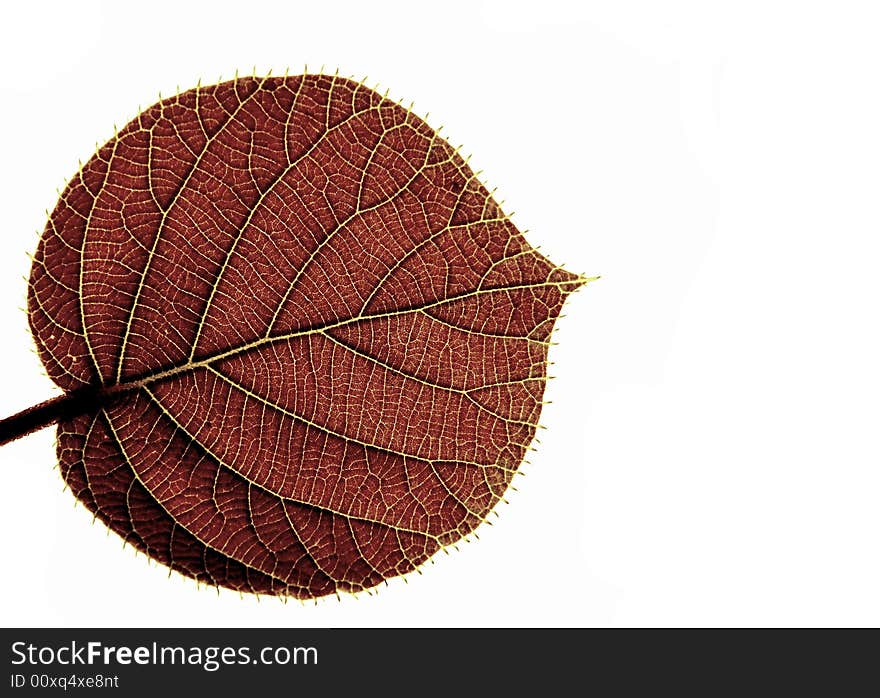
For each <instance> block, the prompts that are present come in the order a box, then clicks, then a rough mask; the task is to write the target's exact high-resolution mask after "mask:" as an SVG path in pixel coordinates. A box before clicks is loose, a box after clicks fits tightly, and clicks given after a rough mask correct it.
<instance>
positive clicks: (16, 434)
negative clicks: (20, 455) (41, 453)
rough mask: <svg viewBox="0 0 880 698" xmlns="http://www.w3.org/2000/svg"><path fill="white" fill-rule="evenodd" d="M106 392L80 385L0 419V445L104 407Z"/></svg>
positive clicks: (107, 396) (107, 394) (107, 392)
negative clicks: (80, 386) (60, 421)
mask: <svg viewBox="0 0 880 698" xmlns="http://www.w3.org/2000/svg"><path fill="white" fill-rule="evenodd" d="M110 392H111V391H108V390H106V389H102V388H96V387H94V386H84V387H82V388H77V389H76V390H71V391H70V392H67V393H64V395H59V396H58V397H55V398H52V399H51V400H46V401H45V402H41V403H40V404H38V405H34V406H33V407H28V408H27V409H26V410H22V411H21V412H19V413H18V414H14V415H12V416H11V417H7V418H6V419H2V420H0V446H2V445H3V444H8V443H9V442H10V441H15V439H18V438H20V437H22V436H25V435H27V434H30V433H31V432H34V431H38V430H39V429H43V428H44V427H47V426H49V425H51V424H54V423H55V422H57V421H59V420H62V419H70V418H72V417H76V416H78V415H81V414H85V413H87V412H93V411H95V410H97V409H99V408H100V407H101V406H102V405H104V404H106V402H107V400H108V398H109V397H110Z"/></svg>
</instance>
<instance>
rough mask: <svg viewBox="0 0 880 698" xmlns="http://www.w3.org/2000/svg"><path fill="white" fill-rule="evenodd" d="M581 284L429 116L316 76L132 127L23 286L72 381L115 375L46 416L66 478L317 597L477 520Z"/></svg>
mask: <svg viewBox="0 0 880 698" xmlns="http://www.w3.org/2000/svg"><path fill="white" fill-rule="evenodd" d="M581 283H583V279H582V278H580V277H578V276H576V275H573V274H571V273H569V272H567V271H564V270H563V269H561V268H559V267H557V266H555V265H554V264H551V263H550V262H549V261H548V260H546V259H545V258H544V257H543V256H542V255H541V254H539V253H538V252H537V251H535V250H534V249H533V248H532V247H530V246H529V244H528V243H527V242H526V241H525V240H524V238H523V236H522V234H521V233H520V232H519V231H518V230H517V229H516V227H515V226H514V225H513V224H512V223H511V222H510V220H508V218H507V217H506V216H505V214H504V213H503V212H502V211H501V209H500V207H499V206H498V204H496V203H495V201H494V200H493V199H492V197H491V195H490V193H489V192H488V191H487V190H486V189H485V187H484V186H483V185H482V184H481V183H480V181H479V180H478V179H477V177H476V175H475V174H474V172H472V171H471V169H470V168H469V167H468V165H467V164H466V162H465V161H464V160H463V159H462V158H461V156H460V155H459V154H458V153H457V152H456V150H455V149H454V148H452V147H451V146H450V145H449V144H448V143H447V142H446V141H445V140H444V139H443V138H441V137H440V136H439V135H438V133H437V132H435V131H434V130H432V129H431V128H430V127H429V126H427V125H426V124H425V123H424V122H423V121H422V120H421V119H419V118H418V117H417V116H415V115H414V114H413V113H411V112H410V111H409V110H407V109H405V108H403V107H401V106H400V105H398V104H397V103H394V102H392V101H390V100H388V99H386V98H384V97H382V96H381V95H379V94H378V93H376V92H375V91H373V90H371V89H369V88H367V87H365V86H363V85H361V84H359V83H357V82H353V81H351V80H347V79H342V78H339V77H333V76H318V75H305V76H297V77H285V78H273V77H268V78H262V79H261V78H247V79H236V80H234V81H230V82H225V83H221V84H218V85H212V86H205V87H199V88H197V89H193V90H190V91H187V92H184V93H182V94H179V95H177V96H175V97H172V98H168V99H165V100H162V101H160V102H159V103H157V104H155V105H153V106H152V107H150V108H149V109H147V110H146V111H144V112H142V113H141V114H140V115H139V116H138V117H137V118H136V119H134V120H133V121H132V122H131V123H129V124H128V125H127V126H126V127H125V128H123V129H122V130H121V131H119V133H118V134H117V135H116V137H114V138H113V139H112V140H110V141H109V142H108V143H106V144H105V145H104V146H103V147H101V148H100V149H99V150H98V152H97V153H96V154H95V156H94V157H93V158H92V159H91V160H89V161H88V162H87V163H86V164H85V165H84V166H83V167H82V169H81V171H80V172H79V173H78V174H77V175H76V177H75V178H74V179H73V180H72V181H71V182H70V184H69V185H68V186H67V188H66V189H65V191H64V192H63V193H62V195H61V198H60V200H59V202H58V205H57V207H56V208H55V210H54V211H53V213H52V214H51V217H50V219H49V221H48V224H47V226H46V229H45V232H44V233H43V236H42V238H41V241H40V244H39V248H38V250H37V254H36V256H35V261H34V265H33V269H32V274H31V280H30V288H29V297H28V307H29V316H30V322H31V328H32V331H33V334H34V337H35V339H36V342H37V346H38V350H39V354H40V357H41V359H42V361H43V362H44V364H45V366H46V368H47V370H48V372H49V374H50V376H51V377H52V379H53V380H54V381H55V382H56V383H57V384H58V385H59V386H60V387H61V388H62V389H64V390H66V391H72V390H76V389H77V388H81V387H83V386H98V387H102V388H103V387H107V388H112V389H113V390H114V391H115V392H114V395H115V397H114V399H113V400H109V401H107V402H106V404H104V405H103V406H102V407H101V408H100V409H97V410H96V411H94V412H92V413H88V414H83V415H80V416H77V417H75V418H70V419H65V420H63V421H62V422H60V423H59V427H58V457H59V461H60V465H61V469H62V474H63V476H64V478H65V480H66V481H67V483H68V484H69V485H70V487H71V489H72V491H73V492H74V494H75V495H76V496H77V497H78V498H79V499H80V500H81V501H82V502H84V503H85V505H86V506H88V507H89V508H90V509H91V510H92V511H94V512H95V514H96V515H97V516H98V517H99V518H100V519H101V520H102V521H103V522H104V523H105V524H107V525H108V526H109V527H110V528H111V529H112V530H114V531H116V532H117V533H118V534H119V535H120V536H122V537H123V538H124V539H125V540H127V541H129V542H131V543H132V544H133V545H135V546H136V547H137V548H139V549H140V550H142V551H144V552H145V553H147V554H148V555H149V556H150V557H152V558H154V559H155V560H157V561H159V562H162V563H163V564H165V565H168V566H170V567H171V568H172V569H175V570H177V571H179V572H182V573H183V574H186V575H188V576H191V577H193V578H195V579H197V580H200V581H203V582H205V583H207V584H212V585H218V586H224V587H229V588H232V589H237V590H241V591H247V592H256V593H266V594H279V595H289V596H296V597H299V598H312V597H317V596H322V595H326V594H332V593H338V592H340V591H358V590H361V589H367V588H370V587H373V586H375V585H377V584H379V583H381V582H382V581H384V580H386V579H388V578H390V577H393V576H395V575H400V574H405V573H406V572H409V571H412V570H413V569H415V568H416V567H418V566H419V565H420V564H421V563H423V562H424V561H425V560H427V559H428V558H429V557H430V556H431V555H432V554H434V553H435V552H436V551H437V550H439V549H440V548H442V547H443V546H446V545H449V544H451V543H454V542H455V541H457V540H459V539H461V538H462V537H463V536H466V535H467V534H468V533H470V532H471V531H472V530H473V529H474V528H475V527H476V526H477V525H478V524H479V523H480V522H482V521H483V520H484V519H485V518H486V516H487V514H488V513H489V512H490V511H491V509H492V508H493V507H494V506H495V504H496V503H497V502H498V500H499V499H500V498H501V497H502V496H503V494H504V492H505V490H506V488H507V487H508V485H509V484H510V481H511V478H512V477H513V475H514V473H515V472H516V471H517V468H518V467H519V465H520V463H521V462H522V459H523V456H524V454H525V451H526V449H527V448H528V446H529V443H530V442H531V440H532V438H533V436H534V432H535V428H536V425H537V420H538V417H539V415H540V412H541V405H542V396H543V391H544V383H545V379H546V358H547V348H548V340H549V336H550V332H551V329H552V326H553V323H554V321H555V319H556V318H557V316H558V314H559V311H560V309H561V306H562V304H563V302H564V300H565V297H566V295H567V294H568V293H570V292H571V291H573V290H575V289H576V288H577V287H578V286H579V285H580V284H581Z"/></svg>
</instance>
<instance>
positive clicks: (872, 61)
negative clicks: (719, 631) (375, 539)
mask: <svg viewBox="0 0 880 698" xmlns="http://www.w3.org/2000/svg"><path fill="white" fill-rule="evenodd" d="M661 5H662V7H661ZM872 7H873V6H872V4H871V3H864V4H855V3H843V2H835V3H827V4H821V3H808V2H797V3H794V2H792V3H773V2H757V3H748V2H735V3H730V4H729V5H727V4H722V3H707V2H693V3H650V2H648V3H630V2H607V3H572V5H571V6H569V5H566V4H564V3H555V2H550V1H549V0H542V1H541V2H539V3H531V2H530V3H524V4H523V5H521V6H520V5H517V4H515V3H510V2H483V3H480V2H462V3H456V2H444V3H436V2H435V3H414V2H409V3H385V4H381V3H380V4H376V3H365V2H353V3H351V4H350V6H349V4H348V3H341V2H336V3H331V2H326V3H321V2H309V3H302V4H301V5H300V4H299V3H292V2H278V3H272V4H269V3H259V2H253V1H250V2H243V1H242V2H240V3H236V4H229V3H218V2H212V3H208V4H204V5H199V4H196V3H184V2H170V3H165V2H150V3H126V4H122V3H106V4H103V5H102V4H89V3H63V4H61V3H59V4H58V5H43V4H41V3H36V2H32V3H12V4H11V5H9V6H8V7H6V8H5V10H4V19H3V22H2V24H0V32H2V36H0V55H2V60H3V65H4V66H5V71H4V75H3V78H2V81H0V105H2V109H0V139H2V146H0V147H2V167H0V210H2V213H3V235H2V238H0V299H2V302H0V327H2V328H3V329H2V349H0V351H2V359H3V361H2V366H0V378H2V381H3V383H2V386H3V389H2V390H0V412H2V413H3V414H4V415H5V414H9V413H12V412H14V411H17V410H19V409H22V408H25V407H28V406H29V405H31V404H33V403H35V402H38V401H41V400H43V399H46V398H48V397H51V396H53V395H55V394H57V390H56V389H55V388H54V387H53V385H52V384H51V383H50V381H49V380H48V379H47V378H46V376H45V374H44V373H43V372H42V370H41V367H40V364H39V361H38V360H37V358H36V356H35V355H34V354H33V353H32V349H31V347H32V341H31V339H30V336H29V333H28V330H27V325H26V317H25V314H24V313H23V312H22V311H21V310H20V309H19V308H20V306H22V305H23V303H24V298H25V289H26V282H25V281H24V280H23V278H22V276H23V275H26V274H28V273H29V262H28V259H27V257H26V253H27V252H32V251H33V250H34V249H35V246H36V241H37V236H36V234H35V232H34V231H36V230H38V229H41V228H42V226H43V225H44V223H45V213H44V209H46V208H52V207H53V206H54V203H55V200H56V196H57V195H56V193H55V189H56V187H62V186H63V184H64V182H65V179H66V178H67V177H69V176H71V175H72V174H73V173H74V172H75V171H76V169H77V159H78V158H82V159H86V158H88V157H89V156H90V155H91V153H92V151H93V146H94V144H95V142H96V141H101V142H103V141H104V140H106V139H107V138H109V137H110V136H111V135H112V133H113V123H114V122H116V123H118V124H119V125H120V126H121V125H122V124H124V123H125V122H126V121H127V120H129V119H130V118H132V117H133V116H134V115H135V114H136V113H137V109H138V105H143V106H147V105H149V104H150V103H152V102H153V101H155V99H156V96H157V93H158V92H159V91H160V90H161V91H162V93H163V94H170V93H173V91H174V90H175V86H176V85H180V87H181V89H186V88H189V87H191V86H193V85H194V84H195V82H196V80H197V79H198V78H202V79H203V81H205V82H210V81H213V80H215V79H217V78H218V77H219V76H220V75H222V76H223V77H224V78H228V77H230V76H231V75H232V74H233V72H234V70H235V69H236V68H239V69H241V70H242V71H246V72H250V71H251V70H252V66H253V65H254V64H256V69H257V72H258V73H263V72H265V71H266V70H268V69H269V68H272V69H273V70H274V72H275V73H278V72H283V71H284V69H285V68H286V67H287V66H290V67H291V71H295V70H300V69H301V67H302V65H303V64H304V63H308V65H309V66H310V67H311V68H313V69H318V68H319V67H320V66H321V65H322V64H325V65H326V66H327V70H329V71H333V70H335V69H336V68H337V67H338V68H339V70H340V72H341V73H343V74H346V75H348V74H354V75H356V76H357V77H361V76H364V75H367V76H369V82H370V83H371V84H372V83H375V82H379V83H380V84H381V86H382V88H383V89H384V88H385V87H388V88H390V89H391V94H392V95H393V96H395V97H400V98H404V99H406V100H407V101H409V100H415V109H416V111H417V112H419V113H421V114H424V113H425V112H428V111H430V112H431V114H432V116H431V117H430V119H429V122H430V123H431V124H432V125H433V126H435V127H436V126H439V125H441V124H443V125H444V127H445V129H444V133H445V134H446V135H447V137H448V138H450V140H452V141H453V142H455V143H456V144H458V143H464V144H465V146H466V147H465V150H466V151H468V152H472V153H473V159H472V161H471V162H472V164H473V166H474V167H475V169H483V170H485V175H486V177H487V178H488V181H489V182H490V184H491V185H494V186H497V187H498V189H499V192H498V194H499V196H500V198H503V199H506V201H507V203H506V204H505V208H506V209H507V210H508V211H511V210H513V211H515V212H516V213H515V216H514V221H515V222H516V223H517V224H518V225H519V226H520V227H521V228H527V229H529V230H530V233H529V235H528V237H529V239H530V240H531V242H532V243H533V244H536V245H541V247H542V249H543V251H544V252H545V254H547V256H548V257H550V258H551V259H552V260H553V261H555V262H558V263H561V264H564V265H565V266H566V267H567V268H569V269H571V270H573V271H576V272H580V273H585V274H590V275H592V274H601V275H602V277H603V278H602V280H601V281H599V282H597V283H594V284H591V285H590V286H588V287H587V288H585V289H583V290H582V291H580V292H578V293H577V294H575V296H574V297H572V299H571V300H570V301H569V303H568V304H567V306H566V311H565V312H566V317H565V318H563V319H562V320H561V321H560V322H559V323H558V332H557V334H556V336H555V339H556V340H558V342H559V346H557V347H555V348H554V349H553V353H552V356H551V359H552V360H553V361H555V366H554V367H553V371H552V372H553V373H554V374H555V375H557V376H558V378H557V379H556V380H555V381H552V382H551V384H550V386H549V388H548V393H547V397H548V398H549V399H550V400H552V401H553V404H551V405H550V406H549V407H547V409H546V410H545V413H544V416H543V422H544V424H545V425H546V426H547V427H548V430H547V431H545V432H543V434H542V444H541V445H540V447H539V449H538V451H537V452H536V453H535V454H534V455H533V458H532V459H531V460H532V465H531V466H529V467H527V468H526V473H527V475H526V476H525V477H523V478H521V479H520V480H519V492H516V493H513V495H512V496H511V497H510V500H511V501H510V504H509V505H504V506H502V507H501V509H500V511H499V513H500V517H499V518H497V520H496V525H494V526H491V527H486V526H484V527H482V528H481V529H480V536H481V539H480V540H479V541H477V542H475V543H470V544H466V545H464V546H463V548H462V549H461V550H460V551H459V552H455V551H453V552H452V554H450V555H448V556H447V555H443V554H441V555H440V557H439V559H438V560H437V563H436V564H435V565H428V566H427V567H426V568H425V573H424V574H423V575H418V574H416V575H411V576H410V577H409V579H408V583H404V582H403V581H401V580H394V581H392V582H391V584H390V585H389V586H388V587H387V588H382V589H381V590H380V593H379V594H377V595H374V596H367V595H361V596H359V597H356V598H355V597H343V598H342V599H341V601H339V600H337V599H336V598H332V599H330V600H324V601H321V602H319V603H317V604H305V605H304V604H300V603H297V602H292V603H288V604H287V605H283V604H281V603H280V602H279V601H277V600H276V599H271V598H263V599H261V600H260V601H257V600H256V599H254V598H240V597H239V595H238V594H233V593H229V592H221V593H220V594H219V595H218V594H217V593H215V592H214V591H213V590H206V589H205V588H201V589H199V588H197V587H196V585H195V584H194V583H193V582H192V581H190V580H187V579H184V578H182V577H180V576H178V575H173V576H172V577H171V578H170V579H168V577H167V570H166V569H165V568H161V567H159V566H156V565H152V564H148V562H147V561H146V558H145V557H144V556H142V555H136V554H135V553H134V552H133V551H132V549H131V548H127V549H125V550H123V549H122V544H121V542H120V540H119V539H118V538H117V537H116V536H115V535H109V536H108V535H107V534H106V529H104V527H103V526H102V525H100V524H95V525H92V522H91V515H90V514H89V513H88V512H87V511H86V510H85V508H84V507H82V506H76V507H74V499H73V497H72V495H71V494H70V493H69V492H62V481H61V478H60V475H59V473H58V470H57V468H55V467H54V463H55V456H54V450H53V439H54V434H53V430H51V429H47V430H44V431H43V432H40V433H38V434H34V435H31V436H29V437H28V438H26V439H23V440H21V441H18V442H15V443H14V444H11V445H8V446H5V447H3V448H2V449H0V461H2V462H0V535H2V569H3V573H2V574H0V623H2V624H3V625H7V626H11V625H62V626H64V625H86V626H88V625H97V626H103V625H111V626H115V625H119V626H130V625H183V626H188V625H195V626H202V625H223V626H225V625H249V626H269V625H281V626H327V625H330V626H347V625H354V626H357V625H475V626H483V625H752V624H757V625H789V624H793V625H815V624H819V625H826V624H829V625H836V624H846V625H850V624H852V625H877V624H880V595H878V593H877V590H878V588H880V506H878V504H877V502H878V496H880V467H878V466H880V444H878V426H880V334H878V298H880V294H878V291H880V243H878V233H880V211H878V192H880V42H878V40H877V37H878V30H880V21H878V20H880V17H878V16H877V14H876V13H875V12H874V11H873V10H872Z"/></svg>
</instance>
